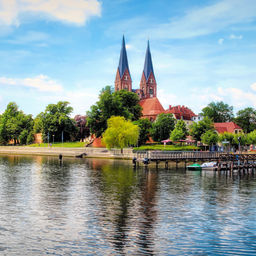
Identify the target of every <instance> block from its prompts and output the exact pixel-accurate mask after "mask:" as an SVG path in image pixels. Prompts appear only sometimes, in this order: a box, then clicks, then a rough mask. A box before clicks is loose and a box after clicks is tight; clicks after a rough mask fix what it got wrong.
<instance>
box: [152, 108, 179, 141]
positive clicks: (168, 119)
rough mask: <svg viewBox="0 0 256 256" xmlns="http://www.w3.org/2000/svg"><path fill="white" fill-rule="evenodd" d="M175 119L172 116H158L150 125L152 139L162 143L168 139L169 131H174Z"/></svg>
mask: <svg viewBox="0 0 256 256" xmlns="http://www.w3.org/2000/svg"><path fill="white" fill-rule="evenodd" d="M174 126H175V119H174V118H173V116H172V114H164V113H163V114H160V115H158V116H157V119H156V120H155V122H154V123H153V125H152V131H151V134H152V137H153V140H154V141H158V142H160V141H162V140H165V139H168V138H169V137H170V133H171V131H172V130H173V129H174Z"/></svg>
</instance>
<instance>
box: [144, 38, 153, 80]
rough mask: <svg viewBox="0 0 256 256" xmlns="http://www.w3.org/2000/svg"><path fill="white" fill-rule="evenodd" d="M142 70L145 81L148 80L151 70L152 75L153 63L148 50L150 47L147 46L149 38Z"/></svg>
mask: <svg viewBox="0 0 256 256" xmlns="http://www.w3.org/2000/svg"><path fill="white" fill-rule="evenodd" d="M143 71H144V75H145V78H146V81H147V80H148V78H149V76H150V73H151V72H152V74H153V75H154V70H153V64H152V59H151V52H150V48H149V40H148V46H147V51H146V57H145V63H144V70H143ZM154 76H155V75H154Z"/></svg>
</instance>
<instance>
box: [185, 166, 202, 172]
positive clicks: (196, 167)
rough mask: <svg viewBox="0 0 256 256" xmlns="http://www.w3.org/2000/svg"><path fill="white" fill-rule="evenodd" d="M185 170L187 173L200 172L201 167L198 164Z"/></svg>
mask: <svg viewBox="0 0 256 256" xmlns="http://www.w3.org/2000/svg"><path fill="white" fill-rule="evenodd" d="M187 169H188V170H189V171H201V170H202V167H201V165H200V164H191V165H189V166H187Z"/></svg>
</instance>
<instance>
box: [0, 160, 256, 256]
mask: <svg viewBox="0 0 256 256" xmlns="http://www.w3.org/2000/svg"><path fill="white" fill-rule="evenodd" d="M255 192H256V179H255V176H254V174H253V173H249V174H248V173H241V174H240V175H239V174H233V175H230V174H229V173H225V172H221V173H217V172H216V173H215V172H186V171H185V170H184V169H178V170H176V169H171V170H164V169H161V168H160V169H158V170H156V169H154V168H151V167H150V168H148V169H144V168H139V169H136V170H134V169H133V167H132V164H131V163H130V161H117V160H115V161H114V160H100V159H67V158H65V159H63V163H62V165H60V163H59V160H58V158H53V157H41V156H38V157H33V158H30V157H18V156H4V157H0V208H1V214H0V237H1V240H0V250H2V251H4V253H6V255H9V254H13V255H35V254H38V255H45V254H58V255H65V254H66V255H70V254H72V255H87V254H96V255H103V254H104V255H126V254H129V255H130V254H131V255H155V254H157V255H158V254H160V255H191V254H192V255H193V254H195V255H198V254H199V255H228V254H244V255H253V254H254V253H255V250H256V242H255V241H256V239H255V238H256V231H255V230H256V210H255V209H256V198H255Z"/></svg>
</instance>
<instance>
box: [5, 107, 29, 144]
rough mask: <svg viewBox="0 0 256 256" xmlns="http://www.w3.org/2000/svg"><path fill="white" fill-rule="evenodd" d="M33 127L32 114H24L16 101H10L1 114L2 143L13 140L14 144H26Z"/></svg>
mask: <svg viewBox="0 0 256 256" xmlns="http://www.w3.org/2000/svg"><path fill="white" fill-rule="evenodd" d="M32 128H33V118H32V115H26V114H24V113H23V111H21V110H19V108H18V106H17V104H16V103H15V102H10V103H9V104H8V105H7V108H6V110H5V111H4V113H3V114H2V116H1V122H0V141H1V143H2V144H7V143H8V142H10V141H11V140H12V141H13V143H14V144H18V143H21V144H26V143H27V137H28V135H29V134H30V133H31V132H32Z"/></svg>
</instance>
